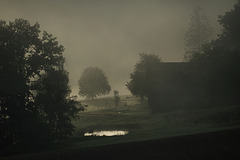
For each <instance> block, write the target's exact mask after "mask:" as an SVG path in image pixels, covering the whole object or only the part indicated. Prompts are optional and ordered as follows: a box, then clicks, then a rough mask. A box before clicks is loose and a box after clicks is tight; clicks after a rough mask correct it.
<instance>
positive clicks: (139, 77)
mask: <svg viewBox="0 0 240 160" xmlns="http://www.w3.org/2000/svg"><path fill="white" fill-rule="evenodd" d="M139 55H140V60H139V61H138V62H137V63H136V65H135V68H134V71H133V72H132V73H131V74H130V79H131V80H130V81H129V82H127V84H126V86H127V88H128V89H129V90H130V92H131V93H132V94H133V95H136V96H139V97H140V98H141V99H143V98H144V97H147V96H148V95H149V87H150V84H149V74H150V72H151V71H152V70H153V69H154V68H155V67H156V66H157V65H158V64H159V63H160V62H161V58H160V57H159V56H158V55H155V54H146V53H141V54H139Z"/></svg>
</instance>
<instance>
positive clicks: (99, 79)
mask: <svg viewBox="0 0 240 160" xmlns="http://www.w3.org/2000/svg"><path fill="white" fill-rule="evenodd" d="M78 84H79V95H81V96H83V97H87V98H92V99H94V98H96V97H97V96H100V95H105V94H109V92H110V91H111V86H110V85H109V83H108V79H107V77H106V76H105V74H104V72H103V70H102V69H100V68H98V67H88V68H86V69H84V71H83V73H82V74H81V77H80V79H79V81H78Z"/></svg>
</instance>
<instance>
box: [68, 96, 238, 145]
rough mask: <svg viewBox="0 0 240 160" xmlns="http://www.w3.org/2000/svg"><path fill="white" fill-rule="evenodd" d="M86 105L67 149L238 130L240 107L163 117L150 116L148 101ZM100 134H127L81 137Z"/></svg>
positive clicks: (128, 99)
mask: <svg viewBox="0 0 240 160" xmlns="http://www.w3.org/2000/svg"><path fill="white" fill-rule="evenodd" d="M82 104H84V105H88V107H86V110H85V111H84V112H81V113H79V119H77V120H75V121H74V125H75V127H76V130H75V132H74V135H73V136H72V138H71V140H70V142H71V143H70V145H69V147H70V148H76V147H77V148H78V147H79V148H85V147H92V146H102V145H109V144H116V143H126V142H135V141H143V140H153V139H159V138H164V137H172V136H180V135H190V134H196V133H204V132H210V131H217V130H225V129H230V128H238V127H239V126H240V106H227V107H226V106H216V107H211V108H203V109H201V108H197V109H179V110H176V111H173V112H166V113H156V114H153V113H151V111H150V109H149V106H148V104H147V100H144V101H140V99H139V98H137V97H133V96H121V101H120V104H119V106H115V103H114V99H113V98H112V97H107V98H98V99H95V100H83V101H82ZM101 130H110V131H111V130H124V131H129V134H127V135H125V136H116V137H84V136H83V135H84V133H86V132H92V131H101Z"/></svg>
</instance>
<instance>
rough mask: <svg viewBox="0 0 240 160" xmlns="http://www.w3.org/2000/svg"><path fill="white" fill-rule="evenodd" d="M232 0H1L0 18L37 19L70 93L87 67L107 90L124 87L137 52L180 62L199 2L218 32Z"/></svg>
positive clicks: (11, 19)
mask: <svg viewBox="0 0 240 160" xmlns="http://www.w3.org/2000/svg"><path fill="white" fill-rule="evenodd" d="M235 2H236V0H0V16H1V17H0V19H2V20H6V21H13V20H14V19H15V18H23V19H27V20H29V21H30V22H31V23H32V24H33V23H35V22H38V23H39V24H40V27H41V30H46V31H47V32H49V33H52V34H53V35H54V36H55V37H57V39H58V41H59V42H60V44H62V45H63V46H64V47H65V52H64V56H65V57H66V69H67V70H68V71H69V73H70V75H69V77H70V86H71V88H72V91H73V94H77V93H78V79H79V78H80V75H81V73H82V71H83V70H84V69H85V68H86V67H91V66H94V67H95V66H96V67H99V68H101V69H103V70H104V72H105V73H106V76H107V77H108V80H109V83H110V85H111V86H112V90H118V91H119V92H120V95H121V94H127V93H129V92H128V91H127V89H126V87H125V83H126V81H129V74H130V72H132V71H133V69H134V68H133V67H134V65H135V63H136V62H137V60H138V58H139V53H142V52H145V53H155V54H158V55H159V56H160V57H162V60H163V61H165V62H166V61H168V62H169V61H182V56H183V52H184V44H183V40H184V33H185V31H186V30H187V28H188V24H189V21H190V16H191V14H192V10H193V8H194V7H195V6H196V5H200V6H201V7H202V8H203V9H204V11H205V13H206V15H207V16H208V18H209V20H210V24H211V26H212V27H213V28H214V30H215V34H217V33H218V32H219V30H220V26H219V25H218V23H217V16H218V15H223V14H224V13H225V12H226V11H229V10H230V9H231V8H233V4H235Z"/></svg>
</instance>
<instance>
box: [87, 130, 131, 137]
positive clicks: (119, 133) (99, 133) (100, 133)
mask: <svg viewBox="0 0 240 160" xmlns="http://www.w3.org/2000/svg"><path fill="white" fill-rule="evenodd" d="M128 133H129V131H119V130H115V131H94V132H86V133H84V136H85V137H87V136H124V135H126V134H128Z"/></svg>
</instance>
